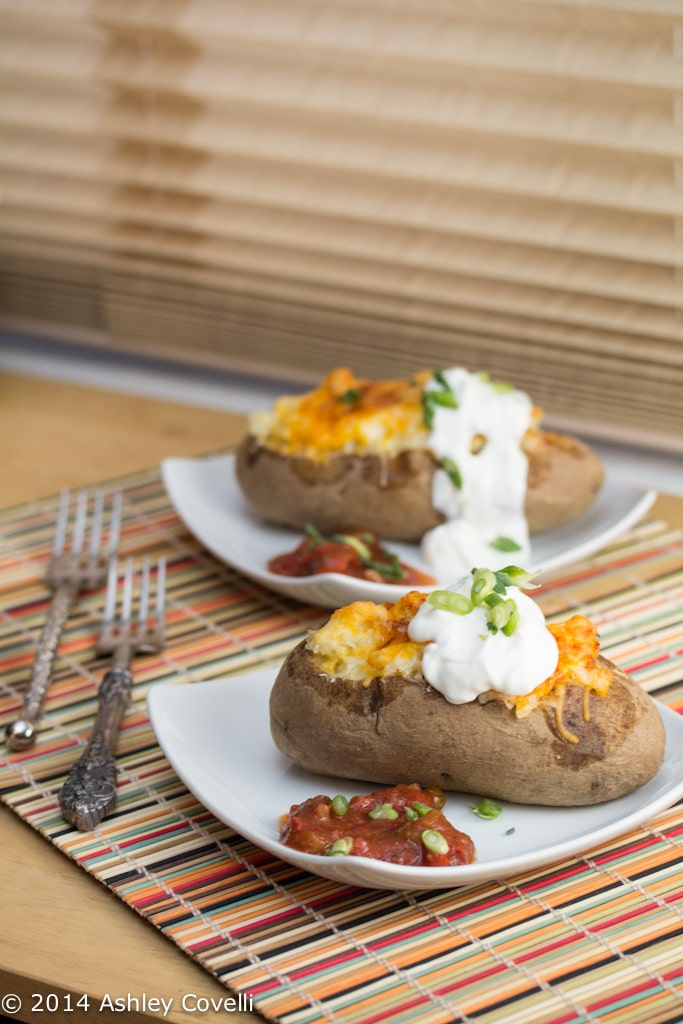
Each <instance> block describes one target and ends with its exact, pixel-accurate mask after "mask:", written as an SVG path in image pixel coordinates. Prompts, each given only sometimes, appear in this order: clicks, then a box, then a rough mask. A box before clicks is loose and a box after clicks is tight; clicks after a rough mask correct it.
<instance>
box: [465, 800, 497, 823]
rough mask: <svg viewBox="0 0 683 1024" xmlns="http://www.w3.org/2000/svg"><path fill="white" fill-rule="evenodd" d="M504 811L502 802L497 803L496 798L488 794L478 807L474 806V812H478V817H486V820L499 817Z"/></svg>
mask: <svg viewBox="0 0 683 1024" xmlns="http://www.w3.org/2000/svg"><path fill="white" fill-rule="evenodd" d="M502 811H503V808H502V807H501V806H500V804H499V803H496V801H495V800H491V799H490V797H488V796H485V797H484V799H483V800H482V801H481V802H480V803H479V804H477V806H476V807H473V808H472V813H473V814H476V815H477V817H478V818H485V819H486V820H489V819H491V818H497V817H498V815H499V814H502Z"/></svg>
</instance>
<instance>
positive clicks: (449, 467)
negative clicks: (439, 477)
mask: <svg viewBox="0 0 683 1024" xmlns="http://www.w3.org/2000/svg"><path fill="white" fill-rule="evenodd" d="M441 468H442V469H443V471H444V473H446V475H447V476H448V479H449V480H450V482H451V483H452V484H453V486H454V487H456V488H457V489H458V490H459V491H461V490H462V474H461V472H460V469H459V467H458V464H457V462H455V460H454V459H449V458H448V456H447V455H446V456H445V457H444V458H443V459H442V460H441Z"/></svg>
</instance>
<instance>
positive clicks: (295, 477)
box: [235, 434, 604, 542]
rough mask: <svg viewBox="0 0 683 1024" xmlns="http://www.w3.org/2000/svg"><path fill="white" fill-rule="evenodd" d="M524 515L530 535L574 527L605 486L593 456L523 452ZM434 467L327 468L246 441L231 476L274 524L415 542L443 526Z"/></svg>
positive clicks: (367, 461) (350, 462) (418, 453)
mask: <svg viewBox="0 0 683 1024" xmlns="http://www.w3.org/2000/svg"><path fill="white" fill-rule="evenodd" d="M528 456H529V474H528V484H527V496H526V504H525V511H526V516H527V520H528V523H529V530H530V532H531V533H540V532H542V531H543V530H550V529H554V528H556V527H558V526H561V525H562V524H563V523H566V522H570V521H571V520H573V519H576V518H577V517H578V516H579V515H581V514H582V513H583V512H585V511H586V509H587V508H588V507H589V506H590V505H591V503H592V502H593V501H594V500H595V497H596V495H597V494H598V492H599V490H600V487H601V486H602V483H603V480H604V470H603V466H602V463H601V461H600V459H599V458H598V456H597V455H596V454H595V453H594V452H593V451H592V449H591V448H589V447H588V446H587V445H585V444H583V443H582V442H580V441H578V440H575V439H573V438H569V437H565V436H564V435H557V434H539V435H537V436H536V437H535V438H534V441H533V444H532V445H531V447H530V448H529V451H528ZM436 469H437V463H436V460H435V459H434V457H433V456H432V454H431V453H430V452H429V451H427V450H418V449H413V450H409V451H405V452H403V453H401V454H400V455H396V456H379V455H335V456H332V457H330V458H329V459H328V460H327V461H325V462H322V461H316V460H313V459H309V458H305V457H299V456H286V455H281V454H279V453H278V452H275V451H273V450H271V449H269V448H266V447H264V446H262V445H261V444H259V442H258V441H257V440H256V438H254V437H253V436H252V435H248V436H247V437H245V438H244V439H243V441H242V442H241V444H240V445H239V447H238V449H237V453H236V463H235V472H236V476H237V481H238V483H239V485H240V488H241V490H242V493H243V494H244V496H245V498H246V499H247V501H248V502H249V504H250V505H251V506H252V508H253V509H254V510H255V511H256V512H258V513H259V515H261V516H263V518H264V519H269V520H271V521H273V522H277V523H280V524H282V525H284V526H290V527H292V528H293V529H296V530H302V529H303V528H304V527H305V525H306V523H313V524H314V525H315V526H316V528H317V529H318V530H320V531H321V532H322V533H334V532H336V531H340V530H351V529H359V528H360V529H366V530H370V531H371V532H372V533H375V534H376V535H377V536H378V537H382V538H383V539H387V540H403V541H412V542H418V541H420V540H421V538H422V537H423V536H424V534H425V533H426V532H427V531H428V530H431V529H432V528H433V527H435V526H438V525H439V523H441V522H443V519H444V517H443V516H442V515H441V513H440V512H438V511H436V509H434V508H433V506H432V479H433V476H434V472H435V470H436Z"/></svg>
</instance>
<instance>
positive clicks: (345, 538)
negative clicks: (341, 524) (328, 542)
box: [331, 533, 370, 559]
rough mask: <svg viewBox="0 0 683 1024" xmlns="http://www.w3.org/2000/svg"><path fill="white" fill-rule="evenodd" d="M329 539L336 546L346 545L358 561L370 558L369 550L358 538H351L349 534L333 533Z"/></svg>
mask: <svg viewBox="0 0 683 1024" xmlns="http://www.w3.org/2000/svg"><path fill="white" fill-rule="evenodd" d="M331 539H332V540H333V541H334V542H335V543H336V544H348V546H349V547H350V548H353V550H354V551H355V552H356V554H357V555H358V557H359V558H360V559H369V558H370V548H369V547H368V546H367V544H364V543H363V541H362V540H360V539H359V538H358V537H352V536H351V534H349V533H333V534H332V537H331Z"/></svg>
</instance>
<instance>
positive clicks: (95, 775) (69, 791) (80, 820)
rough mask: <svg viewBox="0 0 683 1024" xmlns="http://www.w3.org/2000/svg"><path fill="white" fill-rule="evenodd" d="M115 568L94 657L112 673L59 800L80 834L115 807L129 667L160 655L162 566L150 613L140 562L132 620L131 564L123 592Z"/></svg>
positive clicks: (145, 568)
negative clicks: (103, 658)
mask: <svg viewBox="0 0 683 1024" xmlns="http://www.w3.org/2000/svg"><path fill="white" fill-rule="evenodd" d="M118 576H119V573H118V566H117V563H116V560H115V559H112V561H111V565H110V571H109V579H108V583H107V596H106V601H105V607H104V616H103V619H102V628H101V632H100V638H99V640H98V643H97V651H98V653H99V654H111V655H112V667H111V668H110V669H109V670H108V671H107V672H106V674H105V676H104V679H103V680H102V683H101V684H100V692H99V699H98V706H97V715H96V717H95V724H94V726H93V730H92V733H91V735H90V739H89V740H88V744H87V746H86V748H85V751H84V752H83V754H82V755H81V757H80V758H79V759H78V761H76V762H75V764H74V765H73V767H72V768H71V771H70V772H69V774H68V776H67V778H66V781H65V783H64V785H63V786H62V789H61V791H60V794H59V803H60V806H61V809H62V814H63V816H64V818H65V819H66V820H67V821H68V822H69V824H71V825H73V826H74V827H75V828H77V829H80V830H81V831H87V830H88V829H91V828H94V827H95V826H96V825H99V823H100V822H101V821H102V819H103V818H104V817H105V816H106V815H107V814H111V812H112V811H113V810H114V808H115V807H116V762H115V760H114V748H115V745H116V737H117V734H118V726H119V721H120V719H121V715H122V714H123V711H124V709H125V707H126V704H127V703H128V698H129V696H130V691H131V687H132V685H133V677H132V675H131V673H130V671H129V666H130V663H131V661H132V659H133V657H134V656H135V655H136V654H153V653H156V652H157V651H160V650H162V649H163V646H164V627H165V584H166V563H165V560H164V559H163V558H161V559H159V562H158V564H157V572H156V597H155V604H154V608H153V609H151V608H150V586H151V582H150V576H151V574H150V563H149V559H148V558H145V559H144V561H143V563H142V571H141V574H140V596H139V604H138V611H137V616H136V617H134V616H133V589H134V572H133V560H132V559H131V558H129V559H128V560H127V562H126V566H125V571H124V574H123V584H122V587H121V588H119V586H118ZM119 589H120V590H121V601H120V611H119V615H118V617H116V605H117V591H118V590H119Z"/></svg>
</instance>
